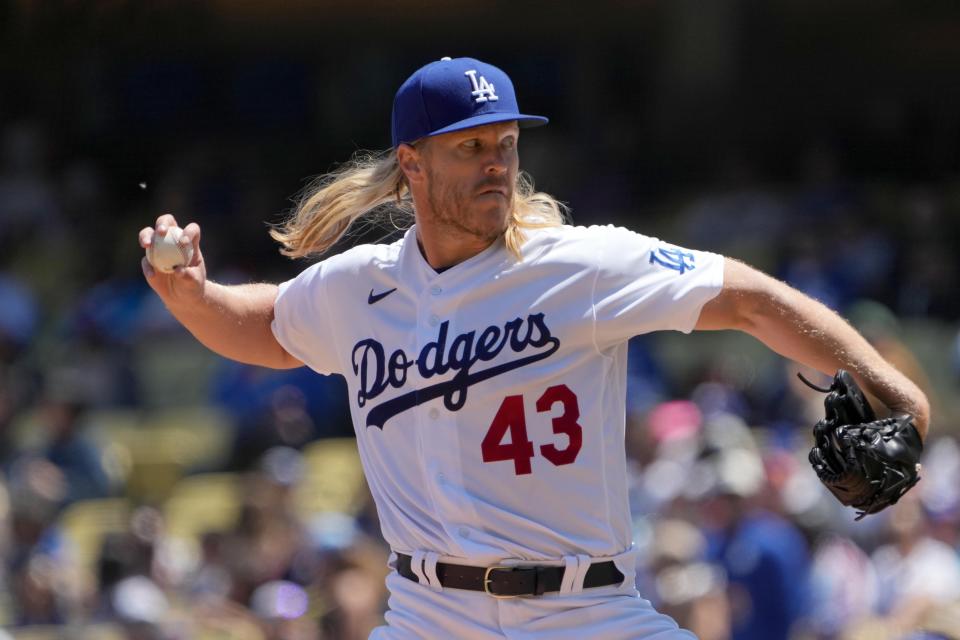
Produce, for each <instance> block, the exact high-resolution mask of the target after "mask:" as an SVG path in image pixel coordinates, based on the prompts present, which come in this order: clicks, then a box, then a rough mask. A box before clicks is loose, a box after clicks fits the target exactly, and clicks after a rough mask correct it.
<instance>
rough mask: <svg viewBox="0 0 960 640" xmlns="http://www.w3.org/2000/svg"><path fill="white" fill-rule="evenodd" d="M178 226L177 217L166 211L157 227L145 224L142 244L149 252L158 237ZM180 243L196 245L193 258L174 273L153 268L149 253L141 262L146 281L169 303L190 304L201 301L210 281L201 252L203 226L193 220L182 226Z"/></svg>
mask: <svg viewBox="0 0 960 640" xmlns="http://www.w3.org/2000/svg"><path fill="white" fill-rule="evenodd" d="M178 226H180V225H178V224H177V220H176V218H174V217H173V216H172V215H170V214H169V213H165V214H163V215H162V216H160V217H159V218H157V222H156V224H155V225H154V226H152V227H144V228H143V229H141V230H140V235H139V240H140V246H141V247H143V249H144V251H146V249H147V247H149V246H150V245H151V243H153V240H154V238H155V237H162V236H164V235H165V234H166V233H167V229H169V228H171V227H178ZM180 242H190V243H191V244H193V259H192V260H191V261H190V264H188V265H186V266H183V267H175V268H174V270H173V273H162V272H160V271H158V270H157V269H154V268H153V265H151V264H150V261H149V260H147V256H146V255H144V256H143V259H142V260H141V261H140V266H141V268H142V269H143V275H144V277H145V278H146V279H147V283H148V284H149V285H150V287H151V288H152V289H153V290H154V291H156V292H157V295H159V296H160V298H161V299H162V300H163V301H164V303H166V304H167V305H181V304H189V303H191V302H195V301H198V300H199V299H201V298H202V297H203V290H204V286H205V285H206V282H207V267H206V265H205V264H204V262H203V254H202V253H201V252H200V225H198V224H197V223H196V222H191V223H190V224H188V225H187V226H186V227H183V236H182V238H181V239H180Z"/></svg>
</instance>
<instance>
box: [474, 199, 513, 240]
mask: <svg viewBox="0 0 960 640" xmlns="http://www.w3.org/2000/svg"><path fill="white" fill-rule="evenodd" d="M509 216H510V208H509V207H508V206H506V205H505V204H503V205H501V204H500V203H494V204H492V205H489V206H481V207H477V209H475V215H474V216H473V220H474V227H475V228H476V229H478V230H482V233H481V234H480V235H483V236H485V237H488V238H495V237H497V236H499V235H500V234H501V233H503V232H504V231H506V230H507V220H508V219H509Z"/></svg>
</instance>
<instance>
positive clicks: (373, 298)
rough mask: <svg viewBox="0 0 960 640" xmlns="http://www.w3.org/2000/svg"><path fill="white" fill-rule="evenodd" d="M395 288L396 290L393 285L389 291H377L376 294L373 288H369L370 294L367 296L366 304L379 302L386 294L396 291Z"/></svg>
mask: <svg viewBox="0 0 960 640" xmlns="http://www.w3.org/2000/svg"><path fill="white" fill-rule="evenodd" d="M396 290H397V288H396V287H394V288H393V289H390V290H389V291H384V292H383V293H378V294H376V295H374V293H373V289H370V296H369V297H368V298H367V304H374V303H376V302H380V301H381V300H383V299H384V298H386V297H387V296H388V295H390V294H391V293H393V292H394V291H396Z"/></svg>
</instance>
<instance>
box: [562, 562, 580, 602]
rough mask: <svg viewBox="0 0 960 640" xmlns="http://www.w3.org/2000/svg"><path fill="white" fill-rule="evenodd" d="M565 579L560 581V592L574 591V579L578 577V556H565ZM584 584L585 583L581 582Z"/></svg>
mask: <svg viewBox="0 0 960 640" xmlns="http://www.w3.org/2000/svg"><path fill="white" fill-rule="evenodd" d="M563 567H564V568H563V579H562V580H561V581H560V593H561V594H563V593H570V592H571V591H573V581H574V579H575V578H576V577H577V556H563ZM580 584H581V585H583V583H582V582H581V583H580Z"/></svg>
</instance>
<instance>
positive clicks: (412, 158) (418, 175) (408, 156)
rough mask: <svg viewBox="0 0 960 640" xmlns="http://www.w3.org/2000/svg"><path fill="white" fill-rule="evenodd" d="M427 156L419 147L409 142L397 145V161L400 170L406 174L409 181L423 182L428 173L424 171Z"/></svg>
mask: <svg viewBox="0 0 960 640" xmlns="http://www.w3.org/2000/svg"><path fill="white" fill-rule="evenodd" d="M424 161H425V158H424V157H423V154H421V153H420V151H419V149H417V148H416V147H414V146H413V145H409V144H406V143H404V144H401V145H400V146H398V147H397V162H398V163H399V164H400V170H401V171H403V175H404V176H406V178H407V182H421V181H422V180H423V178H424V176H425V174H426V172H425V171H424Z"/></svg>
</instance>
